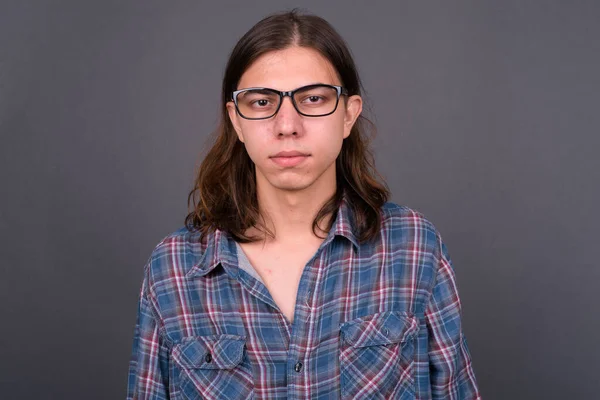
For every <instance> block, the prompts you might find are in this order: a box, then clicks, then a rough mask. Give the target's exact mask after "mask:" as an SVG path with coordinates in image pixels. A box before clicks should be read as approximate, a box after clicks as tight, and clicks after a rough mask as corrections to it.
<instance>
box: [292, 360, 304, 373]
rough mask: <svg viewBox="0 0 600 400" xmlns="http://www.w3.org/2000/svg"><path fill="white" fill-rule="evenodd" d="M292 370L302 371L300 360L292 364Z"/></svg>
mask: <svg viewBox="0 0 600 400" xmlns="http://www.w3.org/2000/svg"><path fill="white" fill-rule="evenodd" d="M294 371H296V372H300V371H302V363H301V362H300V361H298V362H297V363H296V365H294Z"/></svg>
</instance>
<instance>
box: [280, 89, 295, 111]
mask: <svg viewBox="0 0 600 400" xmlns="http://www.w3.org/2000/svg"><path fill="white" fill-rule="evenodd" d="M294 92H295V91H294V90H289V91H287V92H279V93H280V94H281V96H280V100H279V101H280V104H279V107H278V112H279V111H281V107H283V103H284V101H285V98H286V97H289V98H290V103H291V106H292V107H293V108H294V109H295V110H296V111H298V108H297V107H296V102H295V101H294Z"/></svg>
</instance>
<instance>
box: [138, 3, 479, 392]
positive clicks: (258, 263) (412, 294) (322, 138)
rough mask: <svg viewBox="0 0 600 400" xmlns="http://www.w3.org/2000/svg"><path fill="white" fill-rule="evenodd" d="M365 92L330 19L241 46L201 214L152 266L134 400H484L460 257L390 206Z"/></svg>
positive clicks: (268, 33)
mask: <svg viewBox="0 0 600 400" xmlns="http://www.w3.org/2000/svg"><path fill="white" fill-rule="evenodd" d="M360 89H361V85H360V80H359V77H358V74H357V72H356V68H355V66H354V62H353V60H352V57H351V55H350V52H349V51H348V49H347V47H346V45H345V43H344V41H343V40H342V38H341V37H340V36H339V35H338V34H337V32H335V30H334V29H333V28H332V27H331V26H330V25H329V24H328V23H327V22H326V21H324V20H323V19H321V18H319V17H316V16H311V15H300V14H298V13H297V12H295V11H292V12H287V13H282V14H276V15H272V16H270V17H267V18H265V19H263V20H262V21H260V22H259V23H258V24H256V25H255V26H254V27H253V28H252V29H250V31H248V32H247V33H246V34H245V35H244V36H243V37H242V38H241V39H240V41H239V42H238V44H237V45H236V47H235V48H234V50H233V51H232V54H231V56H230V59H229V62H228V64H227V67H226V71H225V76H224V80H223V92H222V120H221V123H220V126H219V128H218V130H217V137H216V139H215V143H214V145H213V147H212V149H211V150H210V151H209V153H208V154H207V156H206V158H205V160H204V161H203V164H202V166H201V168H200V171H199V173H198V177H197V180H196V185H195V188H194V190H193V191H192V192H191V193H190V197H189V200H190V203H192V204H193V211H192V212H191V213H190V214H189V215H188V216H187V218H186V227H185V228H182V229H180V230H179V231H177V232H174V233H173V234H171V235H169V236H167V237H166V238H165V239H163V240H162V241H161V242H160V243H159V244H158V245H157V247H156V248H155V250H154V252H153V253H152V255H151V257H150V259H149V261H148V264H147V265H146V268H145V277H144V282H143V284H142V289H141V293H140V302H139V312H138V320H137V324H136V330H135V337H134V343H133V354H132V359H131V363H130V371H129V385H128V398H136V399H168V398H170V399H246V398H268V399H293V398H319V399H330V398H331V399H336V398H342V399H370V398H385V399H388V398H389V399H415V398H419V399H425V398H448V399H478V398H480V395H479V391H478V388H477V384H476V380H475V376H474V373H473V369H472V367H471V359H470V355H469V350H468V348H467V344H466V340H465V337H464V335H463V331H462V328H461V321H460V312H461V311H460V310H461V309H460V301H459V298H458V293H457V289H456V283H455V277H454V273H453V270H452V265H451V262H450V259H449V256H448V252H447V250H446V247H445V246H444V244H443V242H442V239H441V236H440V235H439V233H438V232H437V231H436V229H435V227H434V226H433V225H432V224H431V223H430V222H429V221H427V220H426V219H425V218H424V217H423V216H422V215H421V214H419V213H418V212H416V211H413V210H411V209H409V208H408V207H404V206H399V205H395V204H393V203H389V202H387V197H388V191H387V189H386V187H385V185H384V184H382V183H381V182H380V181H379V180H378V179H377V178H376V176H377V174H376V172H375V170H374V168H373V163H372V160H371V157H370V153H369V151H368V147H367V141H366V133H367V129H368V128H369V126H370V125H369V123H368V121H367V120H366V119H365V118H364V117H363V116H362V115H361V112H362V105H363V102H362V99H361V96H360V93H361V91H360Z"/></svg>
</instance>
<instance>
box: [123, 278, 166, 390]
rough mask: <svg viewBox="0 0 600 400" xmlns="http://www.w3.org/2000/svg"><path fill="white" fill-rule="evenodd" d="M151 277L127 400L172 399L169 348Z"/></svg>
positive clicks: (143, 299)
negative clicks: (153, 300) (152, 294)
mask: <svg viewBox="0 0 600 400" xmlns="http://www.w3.org/2000/svg"><path fill="white" fill-rule="evenodd" d="M149 292H150V290H149V287H148V275H147V276H146V279H144V282H143V283H142V289H141V293H140V297H139V304H138V313H137V321H136V325H135V332H134V337H133V346H132V354H131V359H130V362H129V379H128V382H127V399H128V400H130V399H131V400H133V399H135V400H142V399H144V400H150V399H152V400H167V399H169V360H168V348H167V346H166V345H165V344H164V341H163V338H162V337H161V335H160V332H159V328H158V321H157V318H156V315H155V313H154V310H153V306H152V303H151V302H150V293H149Z"/></svg>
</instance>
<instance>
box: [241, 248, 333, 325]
mask: <svg viewBox="0 0 600 400" xmlns="http://www.w3.org/2000/svg"><path fill="white" fill-rule="evenodd" d="M321 242H322V240H320V239H315V240H313V241H311V242H308V243H307V242H302V243H297V244H294V245H292V246H289V245H288V246H283V245H270V246H265V247H263V245H262V243H258V242H254V243H240V246H241V247H242V250H244V253H245V254H246V257H247V258H248V260H249V261H250V263H251V264H252V266H253V267H254V269H256V271H257V272H258V274H259V275H260V277H261V278H262V280H263V282H264V283H265V286H266V287H267V289H268V290H269V293H270V294H271V297H273V300H274V301H275V304H277V306H278V307H279V310H281V312H282V313H283V315H284V316H285V317H286V318H287V320H288V321H289V322H290V323H292V322H293V320H294V310H295V308H296V296H297V293H298V284H299V283H300V277H301V276H302V272H303V271H304V267H305V265H306V263H307V262H308V261H309V260H310V259H311V258H312V256H313V255H314V254H315V252H316V251H317V249H318V248H319V246H320V245H321Z"/></svg>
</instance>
